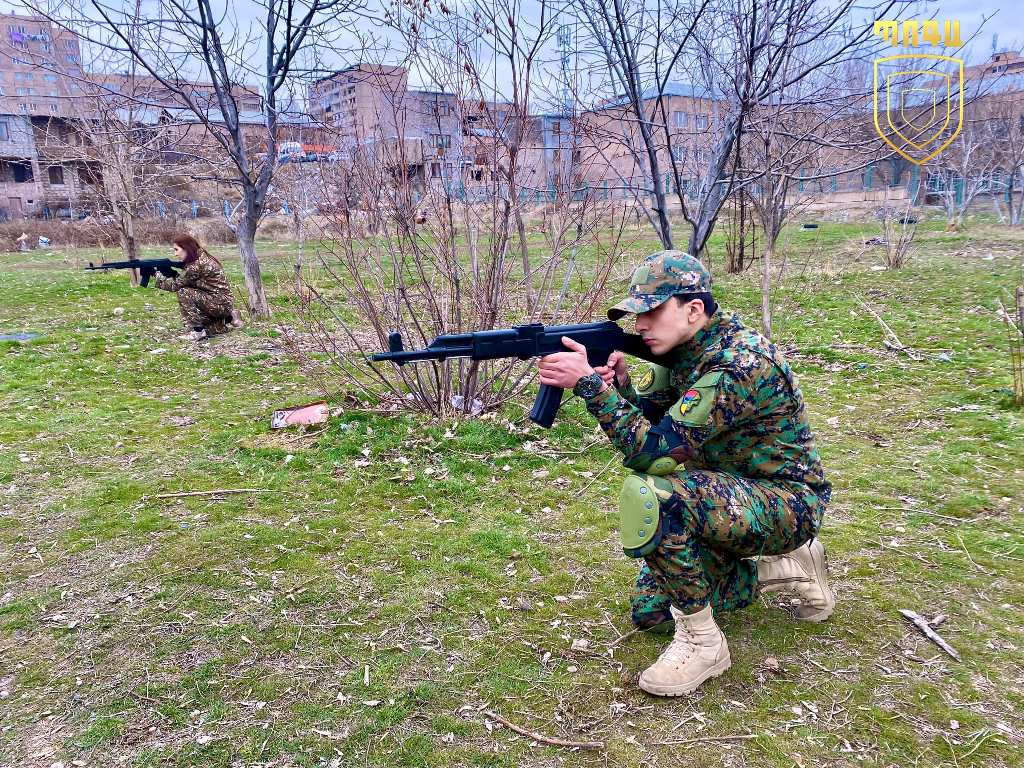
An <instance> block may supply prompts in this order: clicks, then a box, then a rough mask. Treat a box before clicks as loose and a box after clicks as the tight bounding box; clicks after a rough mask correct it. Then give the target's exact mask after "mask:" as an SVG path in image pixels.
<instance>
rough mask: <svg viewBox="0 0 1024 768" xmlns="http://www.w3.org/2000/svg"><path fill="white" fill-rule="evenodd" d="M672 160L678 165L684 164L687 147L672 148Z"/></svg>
mask: <svg viewBox="0 0 1024 768" xmlns="http://www.w3.org/2000/svg"><path fill="white" fill-rule="evenodd" d="M672 159H673V160H675V161H676V162H677V163H682V162H684V161H685V160H686V147H680V146H674V147H672Z"/></svg>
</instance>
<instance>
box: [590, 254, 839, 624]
mask: <svg viewBox="0 0 1024 768" xmlns="http://www.w3.org/2000/svg"><path fill="white" fill-rule="evenodd" d="M659 256H661V258H662V264H661V265H660V271H659V270H658V269H656V270H655V272H658V274H656V275H654V276H649V275H647V273H643V274H640V273H641V270H638V274H640V277H641V278H644V279H649V281H651V282H654V283H659V282H661V283H663V282H665V280H666V278H665V274H666V273H665V270H664V261H665V260H666V259H667V260H668V261H669V265H668V272H669V273H670V274H671V273H672V272H673V264H672V260H673V259H677V260H678V261H679V262H680V266H679V268H678V269H676V270H675V272H676V273H677V274H678V273H679V270H680V269H683V268H691V267H692V264H693V263H695V264H697V267H698V268H699V269H700V270H701V271H702V272H703V267H700V265H699V262H696V260H693V259H690V258H689V257H686V256H685V255H684V254H679V253H678V252H672V251H669V252H663V254H659ZM653 258H654V257H653V256H652V257H650V258H649V259H648V260H647V262H645V265H646V266H650V264H649V263H650V262H651V259H653ZM656 266H657V265H656ZM643 268H644V267H642V268H641V269H643ZM686 274H692V273H686ZM706 274H707V273H706V272H703V275H704V276H706ZM702 280H703V278H702ZM643 282H644V281H643V280H641V281H640V283H641V285H640V291H637V292H634V291H633V290H631V294H636V295H640V294H641V292H643V291H644V289H645V288H647V290H646V294H647V297H648V298H650V297H652V296H653V295H654V291H651V290H650V284H648V285H647V286H645V285H644V284H643ZM636 283H637V280H636V278H634V284H636ZM698 283H699V284H698V285H697V286H695V287H696V288H697V290H696V291H693V292H699V291H706V290H707V289H708V288H709V287H710V277H707V278H706V281H704V282H700V281H698ZM655 287H657V286H655ZM691 290H692V289H691ZM678 292H679V293H685V292H686V291H678ZM650 300H651V301H652V303H653V302H654V301H655V299H653V298H650ZM660 301H664V298H663V297H662V298H661V299H660ZM660 301H657V303H660ZM631 302H632V303H634V304H635V303H636V299H635V298H631V299H627V300H625V301H624V302H621V303H620V304H619V305H618V306H620V307H623V308H624V310H625V311H645V309H644V307H642V306H639V307H631V306H630V303H631ZM655 305H656V304H655ZM609 315H610V316H612V315H613V313H612V312H610V313H609ZM669 356H670V358H671V359H672V361H673V363H672V365H671V367H670V368H665V367H659V366H652V367H651V368H650V369H649V370H648V371H646V372H645V373H644V374H643V375H642V376H641V377H640V379H639V384H640V387H639V391H638V390H637V389H635V388H634V387H633V386H632V385H631V384H627V385H626V386H625V387H620V388H618V389H616V388H611V387H608V388H605V389H604V391H602V392H599V393H598V394H596V395H594V396H592V397H590V398H588V399H587V409H588V410H589V411H590V412H591V413H592V414H593V415H594V416H595V417H596V418H597V420H598V422H599V423H600V425H601V428H602V429H603V430H604V432H605V433H606V434H607V435H608V437H609V438H610V440H611V442H612V444H613V445H614V446H615V447H616V448H618V449H619V450H620V451H621V452H622V453H623V454H624V457H625V458H624V462H623V463H624V464H625V466H626V467H628V468H630V469H632V470H634V472H635V473H637V475H639V477H640V478H641V479H642V480H643V483H644V484H645V485H646V490H641V493H647V492H648V491H650V493H651V494H653V495H654V497H655V499H656V500H657V502H659V506H660V515H661V526H662V529H661V533H662V538H661V540H660V542H659V543H658V544H657V546H656V547H655V548H654V549H653V551H651V552H649V553H647V554H646V555H645V556H644V560H645V562H644V565H643V566H642V568H641V571H640V575H639V577H638V579H637V587H636V592H635V594H634V597H633V600H632V608H633V620H634V622H635V623H636V624H637V626H640V627H650V626H654V625H656V624H659V623H661V622H662V621H666V620H669V619H670V618H671V617H670V614H669V610H668V609H669V604H670V603H673V604H675V605H676V606H677V607H678V608H680V609H682V610H683V612H684V613H693V612H696V611H698V610H700V609H702V608H703V607H704V606H706V605H709V604H710V605H711V606H712V607H713V610H714V612H715V613H718V612H719V611H722V610H732V609H737V608H742V607H744V606H746V605H749V604H750V603H751V602H752V601H753V600H754V598H755V597H756V595H757V564H756V562H755V561H753V560H749V559H746V558H750V557H756V556H759V555H776V554H783V553H785V552H790V551H792V550H794V549H796V548H797V547H799V546H800V545H802V544H804V543H806V542H807V541H809V540H810V539H812V538H813V537H814V536H815V535H816V534H817V532H818V529H819V527H820V525H821V521H822V516H823V514H824V511H825V506H826V505H827V503H828V501H829V497H830V494H831V486H830V484H829V483H828V481H827V480H826V479H825V475H824V471H823V469H822V466H821V462H820V460H819V458H818V453H817V450H816V449H815V447H814V440H813V436H812V434H811V429H810V426H809V424H808V421H807V415H806V412H805V409H804V403H803V396H802V395H801V393H800V389H799V388H798V387H797V385H796V382H795V381H794V378H793V372H792V370H791V369H790V367H789V364H788V363H787V362H786V360H785V359H784V358H783V357H782V355H781V353H780V352H779V350H778V349H777V348H776V347H775V346H774V345H773V344H772V343H771V342H769V341H768V340H767V339H765V338H764V337H762V336H761V335H760V334H759V333H757V332H756V331H754V330H752V329H749V328H747V327H745V326H744V325H743V324H742V323H741V322H740V321H739V318H737V317H736V316H735V315H732V314H729V313H725V312H722V311H721V310H719V311H717V312H715V314H714V315H713V316H712V317H711V319H710V322H709V324H708V326H707V327H706V328H704V329H702V330H700V331H698V333H697V335H696V336H695V337H694V338H693V339H692V340H690V341H689V342H687V343H685V344H682V345H680V346H679V347H676V348H675V349H674V350H672V351H671V352H670V353H669ZM634 487H636V486H634ZM648 498H650V497H648Z"/></svg>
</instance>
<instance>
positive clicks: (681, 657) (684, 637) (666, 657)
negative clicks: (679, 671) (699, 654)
mask: <svg viewBox="0 0 1024 768" xmlns="http://www.w3.org/2000/svg"><path fill="white" fill-rule="evenodd" d="M695 652H696V644H695V643H694V637H693V632H691V631H690V628H689V627H687V626H686V625H684V624H682V622H680V621H678V620H677V621H676V634H675V637H674V638H673V639H672V642H671V643H669V646H668V648H666V649H665V651H664V652H663V653H662V655H661V658H662V660H663V661H672V662H676V663H682V662H685V661H686V660H687V659H689V658H691V657H692V656H693V655H694V653H695Z"/></svg>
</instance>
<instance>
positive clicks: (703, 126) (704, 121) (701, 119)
mask: <svg viewBox="0 0 1024 768" xmlns="http://www.w3.org/2000/svg"><path fill="white" fill-rule="evenodd" d="M694 122H695V123H696V128H697V130H698V131H706V130H707V129H708V116H707V115H697V116H696V118H695V120H694Z"/></svg>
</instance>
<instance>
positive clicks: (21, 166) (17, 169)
mask: <svg viewBox="0 0 1024 768" xmlns="http://www.w3.org/2000/svg"><path fill="white" fill-rule="evenodd" d="M11 170H12V171H13V172H14V183H15V184H25V183H27V182H29V181H32V166H31V165H29V164H27V163H12V164H11Z"/></svg>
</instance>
